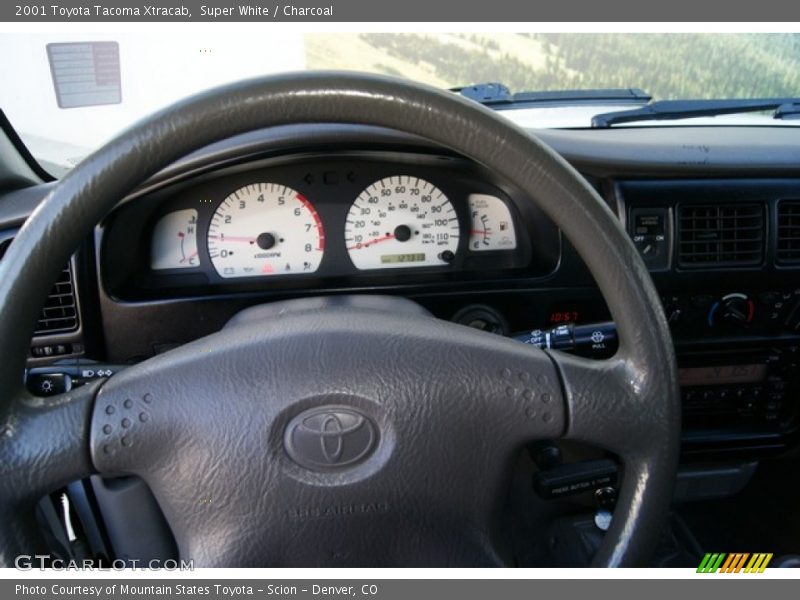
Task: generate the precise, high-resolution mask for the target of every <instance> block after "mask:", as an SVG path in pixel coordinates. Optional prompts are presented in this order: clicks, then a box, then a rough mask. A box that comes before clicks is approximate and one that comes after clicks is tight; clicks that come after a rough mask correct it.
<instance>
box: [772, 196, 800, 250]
mask: <svg viewBox="0 0 800 600" xmlns="http://www.w3.org/2000/svg"><path fill="white" fill-rule="evenodd" d="M775 258H776V260H777V261H778V264H779V265H800V200H788V201H787V200H782V201H781V202H779V203H778V247H777V249H776V252H775Z"/></svg>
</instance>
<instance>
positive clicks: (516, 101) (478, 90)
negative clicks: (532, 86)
mask: <svg viewBox="0 0 800 600" xmlns="http://www.w3.org/2000/svg"><path fill="white" fill-rule="evenodd" d="M451 91H453V92H457V93H459V94H461V95H462V96H464V97H465V98H469V99H470V100H474V101H475V102H479V103H480V104H485V105H486V106H492V107H494V108H504V107H506V108H522V107H524V106H527V105H531V104H548V105H551V106H556V105H558V106H566V105H571V104H609V103H611V102H613V103H615V104H629V103H630V104H644V103H645V102H649V101H650V100H651V99H652V96H650V95H649V94H648V93H647V92H644V91H642V90H640V89H637V88H623V89H588V90H557V91H552V92H535V91H532V92H517V93H511V90H510V89H509V88H508V86H506V85H504V84H502V83H478V84H475V85H470V86H466V87H459V88H453V89H452V90H451Z"/></svg>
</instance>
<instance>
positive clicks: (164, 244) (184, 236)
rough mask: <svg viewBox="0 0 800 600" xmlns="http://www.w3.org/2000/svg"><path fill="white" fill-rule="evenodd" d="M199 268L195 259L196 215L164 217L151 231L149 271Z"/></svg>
mask: <svg viewBox="0 0 800 600" xmlns="http://www.w3.org/2000/svg"><path fill="white" fill-rule="evenodd" d="M199 264H200V261H199V259H198V258H197V211H196V210H194V209H193V208H187V209H185V210H176V211H175V212H171V213H169V214H166V215H164V216H163V217H161V219H160V220H159V221H158V223H156V226H155V229H154V230H153V244H152V247H151V251H150V268H151V269H153V270H154V271H160V270H163V269H190V268H192V267H197V266H198V265H199Z"/></svg>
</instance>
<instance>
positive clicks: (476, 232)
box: [469, 229, 491, 235]
mask: <svg viewBox="0 0 800 600" xmlns="http://www.w3.org/2000/svg"><path fill="white" fill-rule="evenodd" d="M490 233H491V231H489V230H487V229H471V230H470V232H469V234H470V235H488V234H490Z"/></svg>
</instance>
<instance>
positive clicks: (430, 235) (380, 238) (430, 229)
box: [345, 175, 459, 270]
mask: <svg viewBox="0 0 800 600" xmlns="http://www.w3.org/2000/svg"><path fill="white" fill-rule="evenodd" d="M458 238H459V224H458V216H457V215H456V211H455V209H454V208H453V205H452V204H451V203H450V200H448V198H447V196H445V195H444V193H443V192H442V191H441V190H439V189H438V188H437V187H436V186H434V185H433V184H432V183H430V182H429V181H425V180H424V179H420V178H418V177H413V176H408V175H400V176H395V177H386V178H384V179H381V180H380V181H376V182H375V183H373V184H372V185H371V186H369V187H368V188H367V189H365V190H364V191H363V192H361V195H359V197H358V198H357V199H356V201H355V202H354V203H353V205H352V206H351V207H350V212H349V213H348V215H347V221H346V226H345V242H346V244H347V252H348V253H349V254H350V259H351V260H352V261H353V264H354V265H355V267H356V268H357V269H362V270H363V269H389V268H396V267H417V266H421V267H427V266H435V265H447V264H449V263H451V262H453V260H454V259H455V253H456V250H457V248H458Z"/></svg>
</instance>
